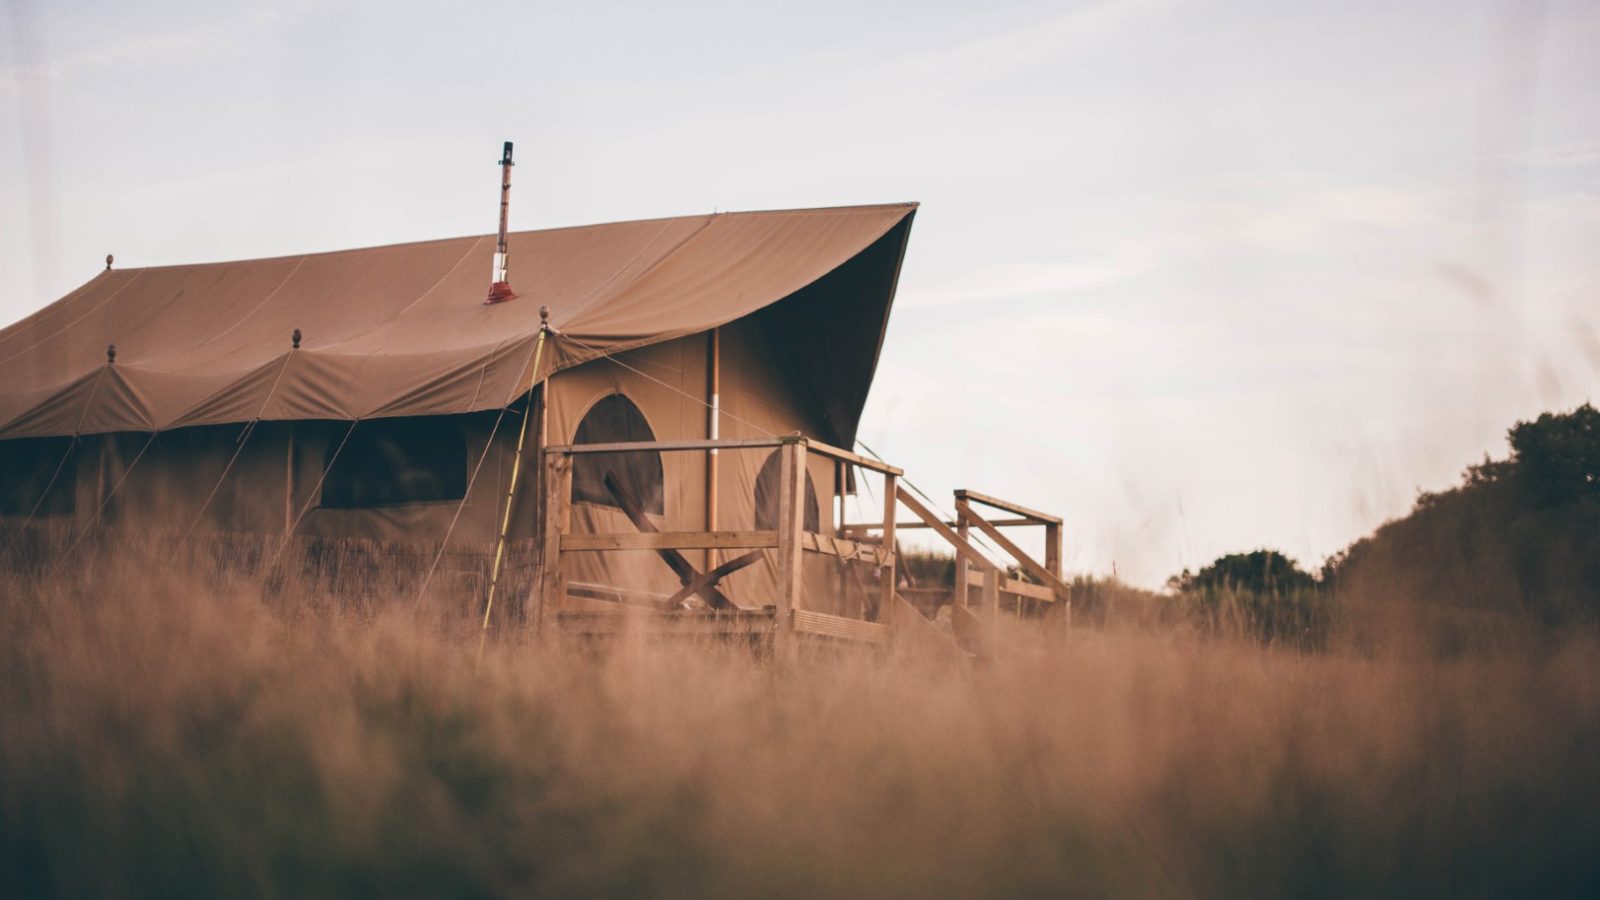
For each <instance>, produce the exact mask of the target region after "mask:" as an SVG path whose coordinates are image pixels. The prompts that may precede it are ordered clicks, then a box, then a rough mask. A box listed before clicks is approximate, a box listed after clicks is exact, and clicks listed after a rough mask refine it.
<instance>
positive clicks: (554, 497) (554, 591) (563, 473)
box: [532, 450, 572, 634]
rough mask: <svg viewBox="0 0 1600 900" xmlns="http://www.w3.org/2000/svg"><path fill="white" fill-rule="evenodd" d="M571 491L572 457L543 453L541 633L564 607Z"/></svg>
mask: <svg viewBox="0 0 1600 900" xmlns="http://www.w3.org/2000/svg"><path fill="white" fill-rule="evenodd" d="M571 495H572V457H570V456H568V455H567V454H565V453H559V452H551V451H549V450H546V451H545V454H544V529H543V530H544V549H543V550H542V551H541V552H540V554H539V581H538V590H537V591H536V592H535V593H534V607H533V610H532V612H533V615H532V619H533V628H534V632H535V633H536V634H542V633H543V632H544V630H545V625H546V623H547V622H549V620H550V616H551V614H552V612H553V611H556V610H559V609H560V608H561V601H562V596H563V593H564V588H563V586H562V579H561V535H562V534H563V533H564V532H565V531H566V529H567V511H568V502H569V499H570V497H571Z"/></svg>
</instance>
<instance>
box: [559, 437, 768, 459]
mask: <svg viewBox="0 0 1600 900" xmlns="http://www.w3.org/2000/svg"><path fill="white" fill-rule="evenodd" d="M784 443H786V441H785V440H784V439H783V438H730V439H727V440H715V441H713V440H706V439H700V440H688V441H625V442H616V443H608V444H551V445H550V446H548V447H546V448H544V449H545V451H546V452H548V453H564V454H568V455H571V454H574V453H642V452H646V451H649V452H654V453H671V452H674V451H678V450H738V449H741V448H757V447H778V446H782V445H783V444H784Z"/></svg>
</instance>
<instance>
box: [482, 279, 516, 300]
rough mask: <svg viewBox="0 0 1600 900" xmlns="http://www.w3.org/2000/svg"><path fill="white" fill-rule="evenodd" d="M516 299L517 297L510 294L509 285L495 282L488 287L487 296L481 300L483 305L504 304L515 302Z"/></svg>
mask: <svg viewBox="0 0 1600 900" xmlns="http://www.w3.org/2000/svg"><path fill="white" fill-rule="evenodd" d="M516 297H517V295H516V294H514V293H512V292H511V285H509V284H507V283H505V282H504V281H496V282H495V283H494V284H491V285H489V296H487V297H485V298H483V305H484V306H488V305H489V304H491V303H504V302H506V301H507V300H515V299H516Z"/></svg>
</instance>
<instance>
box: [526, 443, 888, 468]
mask: <svg viewBox="0 0 1600 900" xmlns="http://www.w3.org/2000/svg"><path fill="white" fill-rule="evenodd" d="M784 444H802V445H804V446H805V448H806V450H807V451H809V452H811V453H816V454H818V455H820V456H826V457H828V458H830V459H837V460H840V461H842V462H846V463H849V464H850V465H852V466H860V467H861V468H863V469H867V470H868V471H872V472H878V473H881V474H884V475H894V476H897V477H898V476H901V475H904V474H905V470H904V469H900V468H897V467H895V466H891V465H889V464H888V463H885V462H879V461H878V460H875V459H868V458H867V457H865V456H861V455H860V454H857V453H851V452H850V451H849V450H843V449H840V448H838V447H835V446H833V445H831V444H824V443H822V442H821V441H814V440H811V439H809V438H803V437H800V436H798V435H785V436H781V437H765V438H729V439H721V440H710V439H707V438H697V439H692V440H683V441H625V442H613V443H605V444H551V445H550V446H548V447H546V448H545V450H546V451H547V452H550V453H563V454H567V455H572V454H577V453H643V452H653V453H671V452H675V451H681V450H739V449H755V448H762V447H781V446H783V445H784Z"/></svg>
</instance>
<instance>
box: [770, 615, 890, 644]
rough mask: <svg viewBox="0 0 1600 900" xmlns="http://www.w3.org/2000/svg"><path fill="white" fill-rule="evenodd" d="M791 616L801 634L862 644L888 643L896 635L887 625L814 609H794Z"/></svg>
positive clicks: (796, 630) (795, 628)
mask: <svg viewBox="0 0 1600 900" xmlns="http://www.w3.org/2000/svg"><path fill="white" fill-rule="evenodd" d="M790 618H791V619H792V620H793V622H794V630H795V632H797V633H799V634H809V635H815V636H818V637H827V638H834V639H835V640H841V641H853V642H856V643H862V644H887V643H888V642H889V641H890V640H891V639H892V638H893V637H894V632H893V631H891V630H890V629H889V626H887V625H880V624H878V623H877V622H866V621H863V620H861V619H851V618H847V617H845V616H835V615H832V614H830V613H824V612H817V611H816V610H814V609H797V610H794V611H793V612H791V613H790Z"/></svg>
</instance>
